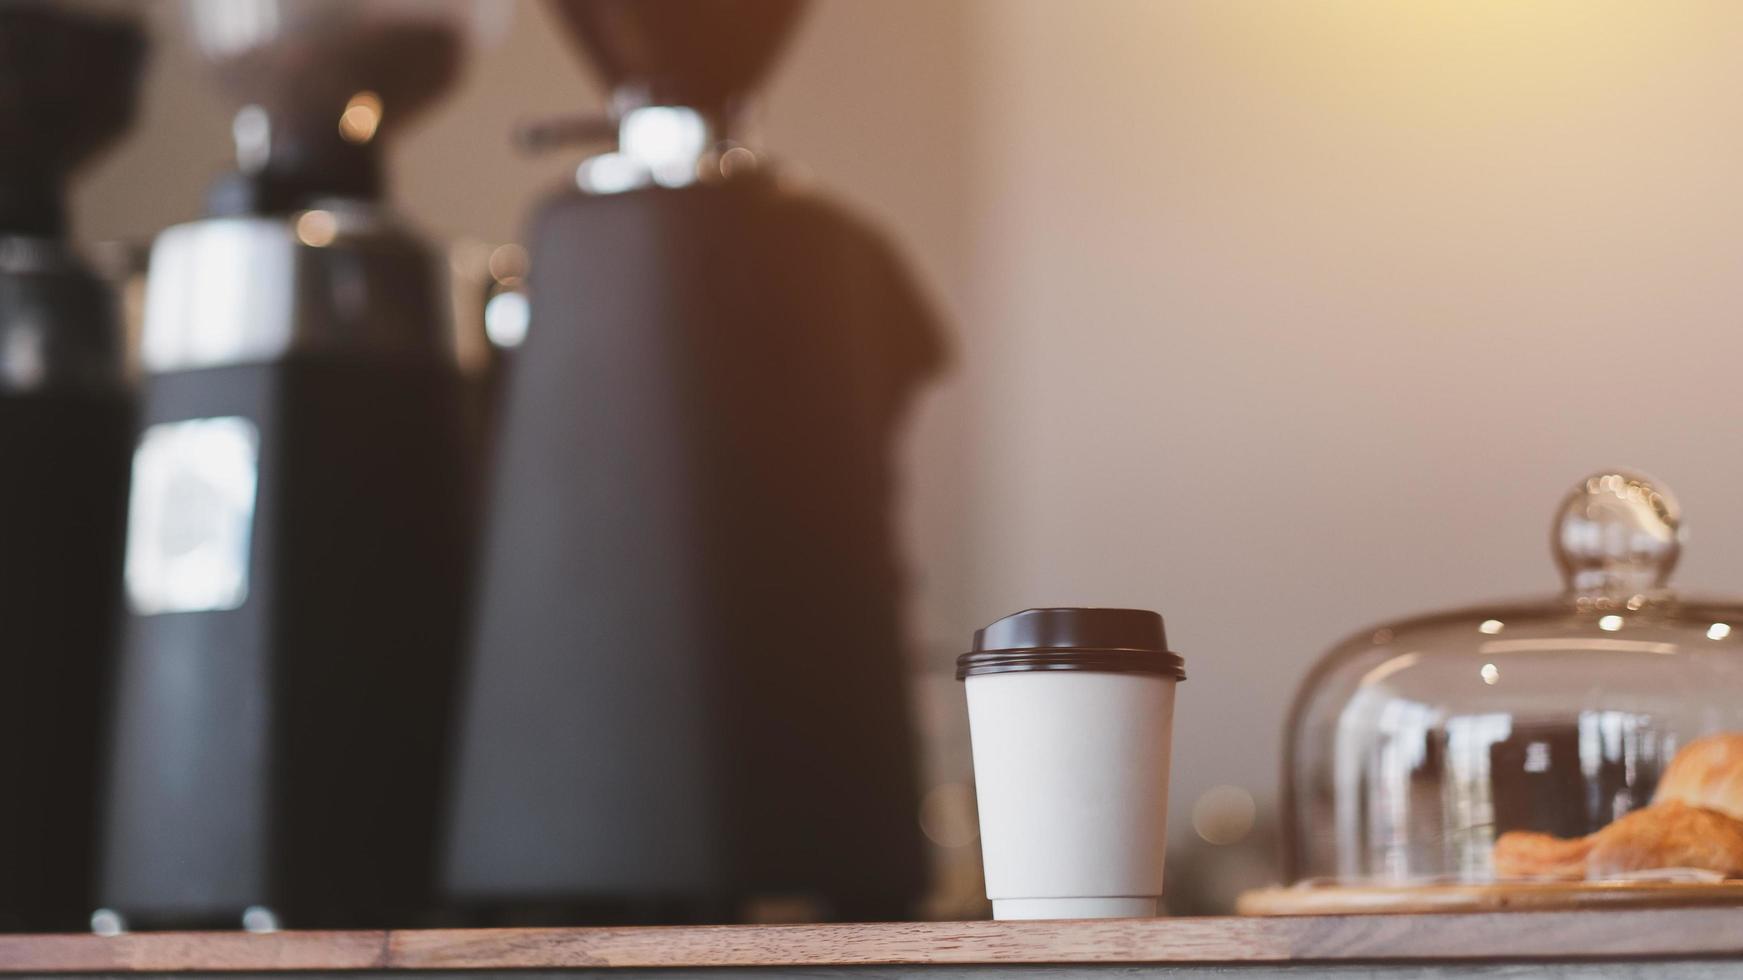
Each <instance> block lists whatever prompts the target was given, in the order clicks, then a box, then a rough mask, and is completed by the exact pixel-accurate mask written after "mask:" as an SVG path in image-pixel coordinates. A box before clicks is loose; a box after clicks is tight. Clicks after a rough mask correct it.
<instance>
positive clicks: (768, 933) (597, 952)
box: [0, 908, 1743, 973]
mask: <svg viewBox="0 0 1743 980" xmlns="http://www.w3.org/2000/svg"><path fill="white" fill-rule="evenodd" d="M1685 956H1687V957H1697V956H1699V957H1710V956H1732V957H1743V909H1738V908H1681V909H1650V910H1646V909H1635V910H1615V911H1584V912H1510V913H1488V914H1473V915H1371V916H1319V917H1308V916H1303V917H1295V918H1200V919H1186V918H1179V919H1174V918H1162V919H1112V920H1099V921H1083V922H912V923H874V924H863V925H802V926H700V927H651V928H613V929H457V930H420V931H394V932H280V933H270V934H263V935H250V934H246V933H136V934H129V935H123V936H115V937H99V936H88V935H54V936H49V935H10V936H7V935H0V972H11V973H125V972H135V971H137V972H174V973H191V972H205V971H249V972H269V971H295V970H320V971H336V970H371V971H391V970H480V969H494V970H511V969H534V968H548V969H580V968H586V969H601V968H615V967H683V968H697V967H711V966H739V967H780V966H868V965H904V964H955V965H963V964H1023V963H1053V964H1060V963H1077V964H1108V963H1166V964H1187V963H1202V964H1211V963H1286V962H1315V963H1335V962H1473V963H1474V962H1481V961H1495V960H1552V959H1553V960H1586V959H1616V958H1639V957H1685Z"/></svg>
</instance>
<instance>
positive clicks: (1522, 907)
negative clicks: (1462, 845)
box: [1235, 881, 1743, 915]
mask: <svg viewBox="0 0 1743 980" xmlns="http://www.w3.org/2000/svg"><path fill="white" fill-rule="evenodd" d="M1683 905H1733V906H1737V905H1743V881H1722V882H1685V881H1543V882H1512V883H1503V884H1488V885H1417V886H1413V887H1403V886H1399V887H1392V888H1388V887H1384V886H1379V885H1367V886H1360V885H1346V886H1322V887H1312V888H1304V887H1299V886H1296V887H1289V886H1281V885H1280V886H1277V887H1274V888H1259V889H1255V890H1254V891H1250V892H1247V893H1246V894H1244V895H1242V896H1241V897H1240V899H1239V900H1237V901H1236V903H1235V908H1236V909H1238V910H1239V911H1240V913H1241V914H1242V915H1351V914H1355V913H1363V914H1370V915H1372V914H1388V913H1406V912H1415V913H1421V912H1520V911H1538V912H1542V911H1550V910H1557V911H1567V910H1577V909H1613V908H1669V907H1675V906H1683Z"/></svg>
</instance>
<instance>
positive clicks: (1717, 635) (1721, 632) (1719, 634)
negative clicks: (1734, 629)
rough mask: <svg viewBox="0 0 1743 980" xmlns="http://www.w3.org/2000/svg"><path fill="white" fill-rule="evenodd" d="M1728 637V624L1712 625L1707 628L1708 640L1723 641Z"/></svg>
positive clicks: (1729, 633)
mask: <svg viewBox="0 0 1743 980" xmlns="http://www.w3.org/2000/svg"><path fill="white" fill-rule="evenodd" d="M1730 635H1731V627H1730V625H1729V624H1728V623H1714V624H1713V625H1711V626H1709V627H1707V639H1709V640H1723V639H1724V638H1725V637H1727V636H1730Z"/></svg>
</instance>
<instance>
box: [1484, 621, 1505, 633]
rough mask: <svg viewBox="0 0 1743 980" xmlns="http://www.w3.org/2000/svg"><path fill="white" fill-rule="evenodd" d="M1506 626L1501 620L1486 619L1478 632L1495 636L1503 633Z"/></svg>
mask: <svg viewBox="0 0 1743 980" xmlns="http://www.w3.org/2000/svg"><path fill="white" fill-rule="evenodd" d="M1505 625H1506V624H1505V623H1502V622H1501V621H1500V620H1499V619H1485V620H1483V622H1482V624H1481V625H1480V626H1478V627H1477V632H1479V633H1486V634H1488V635H1489V636H1494V635H1495V634H1496V633H1499V632H1501V630H1502V628H1503V627H1504V626H1505Z"/></svg>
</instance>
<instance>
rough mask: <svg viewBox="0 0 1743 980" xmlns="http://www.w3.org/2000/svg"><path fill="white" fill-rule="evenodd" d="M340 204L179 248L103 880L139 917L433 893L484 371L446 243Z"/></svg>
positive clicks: (160, 260) (191, 919)
mask: <svg viewBox="0 0 1743 980" xmlns="http://www.w3.org/2000/svg"><path fill="white" fill-rule="evenodd" d="M321 203H322V207H321V208H319V209H312V210H309V211H304V212H301V214H300V215H290V216H279V215H248V214H245V215H230V216H220V217H213V218H208V219H205V220H201V221H196V222H192V223H190V224H186V225H180V226H177V227H174V228H171V229H169V230H167V231H165V232H164V233H163V234H162V235H160V236H159V238H158V241H157V243H156V246H155V247H154V250H153V255H152V267H151V274H150V279H149V285H148V290H147V299H146V318H145V336H144V342H143V357H144V361H145V364H146V367H147V371H148V375H147V381H146V386H145V390H144V395H143V399H142V408H141V416H142V417H141V420H140V422H141V429H140V434H139V437H138V441H137V446H136V449H135V450H134V461H133V489H132V496H131V504H130V508H129V514H128V535H127V552H126V568H125V581H126V589H125V591H126V593H127V608H128V614H127V617H126V623H125V638H124V643H123V645H122V649H121V655H120V663H119V669H118V673H117V692H116V699H115V711H114V729H115V731H114V735H113V739H112V742H111V754H110V771H109V778H108V784H107V813H106V825H105V838H104V843H105V858H104V865H103V875H102V893H101V899H102V903H103V905H104V906H105V908H106V909H107V910H108V912H109V913H110V914H117V915H119V917H120V920H121V921H122V922H124V923H126V924H127V925H128V926H129V927H134V928H138V927H146V928H150V927H178V928H191V927H212V928H236V927H238V926H246V927H248V928H251V929H263V928H274V927H280V926H294V927H323V928H324V927H362V926H383V925H404V924H409V923H415V922H418V921H422V920H421V918H420V917H421V916H423V915H425V914H427V913H428V911H429V910H430V908H431V907H432V903H433V899H432V893H431V888H432V886H433V880H432V870H431V869H432V867H433V862H434V857H435V854H434V848H435V845H436V837H435V835H436V816H435V814H436V812H437V809H438V805H439V802H440V788H439V781H440V765H441V758H442V755H443V753H444V751H445V742H444V739H445V732H446V726H447V718H448V713H449V702H450V697H451V693H450V692H451V683H452V676H453V670H454V664H455V657H456V652H457V645H458V642H459V637H460V635H461V632H462V628H463V627H462V611H463V606H464V599H465V588H466V584H465V583H466V564H467V561H468V554H467V549H468V547H469V543H470V532H469V530H468V528H469V526H470V520H469V518H470V514H471V504H470V502H469V501H468V499H467V496H468V495H467V487H468V485H469V483H468V480H469V474H468V468H467V465H466V452H465V444H464V434H463V430H464V427H463V419H462V415H461V412H462V399H461V379H460V376H459V372H458V368H457V366H456V362H455V360H454V356H453V349H452V332H451V330H450V329H449V326H448V322H449V318H448V316H447V315H446V312H445V309H444V306H443V303H442V296H443V295H444V294H443V293H442V291H441V289H440V287H439V280H438V278H437V276H436V273H435V262H434V258H433V256H432V255H430V254H429V251H428V250H427V249H426V248H425V247H424V246H423V245H422V244H421V243H419V242H418V240H417V239H416V238H415V237H414V236H412V235H411V234H409V233H408V232H407V231H405V230H404V229H403V228H401V227H400V226H399V225H398V224H397V223H395V222H394V221H393V220H392V218H391V216H390V215H388V214H387V213H386V212H385V211H383V210H382V209H381V208H379V207H378V206H376V205H373V204H369V203H366V202H355V201H353V202H344V201H331V202H321ZM310 214H318V215H319V216H320V217H318V218H316V219H311V218H309V215H310ZM311 221H314V222H315V225H314V227H315V229H316V231H317V232H318V234H316V233H314V232H311V230H310V229H311V226H310V222H311ZM311 241H312V242H313V244H311Z"/></svg>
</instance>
